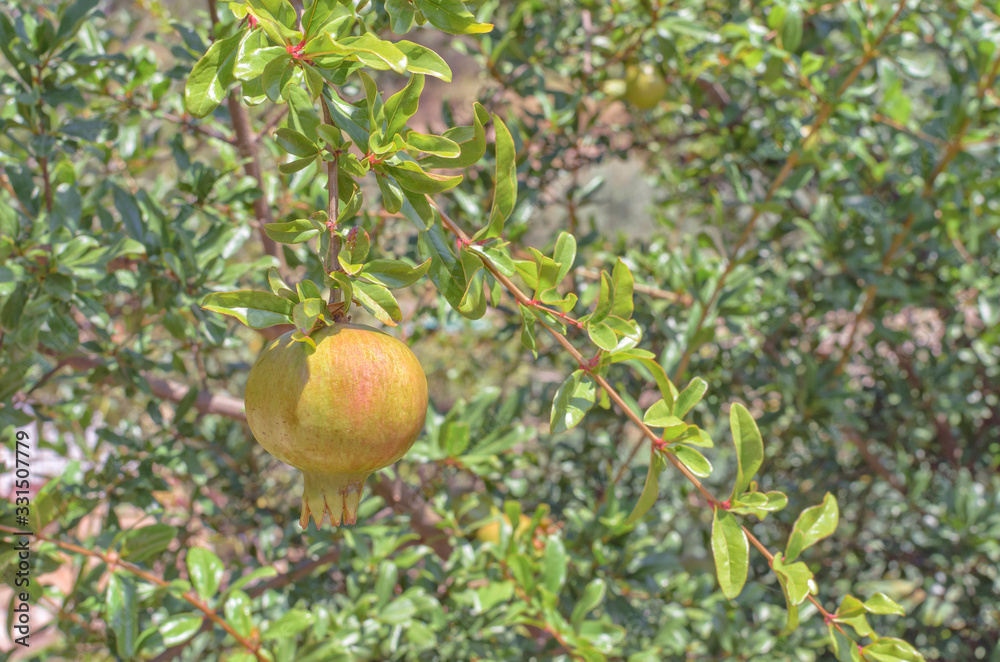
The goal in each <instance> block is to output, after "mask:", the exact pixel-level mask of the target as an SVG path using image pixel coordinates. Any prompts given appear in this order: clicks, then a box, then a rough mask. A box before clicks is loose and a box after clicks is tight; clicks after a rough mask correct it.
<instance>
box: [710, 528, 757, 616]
mask: <svg viewBox="0 0 1000 662" xmlns="http://www.w3.org/2000/svg"><path fill="white" fill-rule="evenodd" d="M712 555H713V556H714V557H715V574H716V576H717V577H718V578H719V587H720V588H721V589H722V594H723V595H725V596H726V597H727V598H729V599H730V600H732V599H734V598H735V597H736V596H738V595H739V594H740V592H741V591H742V590H743V585H744V584H745V583H746V581H747V570H748V569H749V567H750V544H749V542H747V537H746V534H745V533H744V532H743V529H742V528H741V527H740V523H739V522H738V521H737V520H736V517H735V516H734V515H732V514H731V513H728V512H726V511H725V510H722V509H721V508H716V509H715V515H714V517H713V518H712Z"/></svg>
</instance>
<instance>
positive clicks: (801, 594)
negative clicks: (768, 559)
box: [771, 556, 816, 605]
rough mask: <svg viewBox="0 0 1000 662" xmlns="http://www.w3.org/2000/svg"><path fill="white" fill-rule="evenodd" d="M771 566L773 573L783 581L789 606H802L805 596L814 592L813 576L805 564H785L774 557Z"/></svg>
mask: <svg viewBox="0 0 1000 662" xmlns="http://www.w3.org/2000/svg"><path fill="white" fill-rule="evenodd" d="M771 566H772V567H773V568H774V572H776V573H777V574H778V575H779V576H780V577H781V578H782V579H783V580H784V584H783V587H784V589H785V591H786V596H787V598H788V602H789V603H790V604H792V605H799V604H802V602H803V601H805V599H806V596H808V595H809V594H810V593H815V592H816V582H815V581H813V574H812V572H811V571H810V570H809V567H808V566H807V565H806V564H805V563H803V562H801V561H796V562H795V563H785V562H783V561H782V560H781V558H780V557H778V556H775V557H774V561H773V562H772V563H771Z"/></svg>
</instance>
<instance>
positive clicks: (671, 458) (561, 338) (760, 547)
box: [427, 196, 849, 638]
mask: <svg viewBox="0 0 1000 662" xmlns="http://www.w3.org/2000/svg"><path fill="white" fill-rule="evenodd" d="M427 200H428V202H429V203H430V204H431V206H433V207H434V209H436V210H437V211H438V213H439V214H440V215H441V221H442V223H443V224H444V227H445V228H447V229H448V230H449V231H450V232H451V233H452V234H454V235H455V236H456V237H458V238H459V239H461V240H463V241H465V242H468V241H469V236H468V235H467V234H466V233H465V231H463V230H462V228H460V227H458V225H456V224H455V222H454V221H452V220H451V219H450V218H449V217H448V215H447V214H445V213H444V211H443V210H442V209H441V208H440V207H439V206H438V205H437V204H436V203H435V202H434V200H433V199H432V198H431V197H430V196H427ZM480 257H481V258H482V260H483V266H484V267H485V268H486V270H487V271H489V272H490V274H491V275H492V276H493V277H494V278H495V279H496V280H497V281H498V282H499V283H500V284H501V285H503V286H504V288H505V289H506V290H507V291H508V292H509V293H510V294H511V296H513V297H514V299H515V300H516V301H517V302H518V303H519V304H521V305H523V306H529V305H530V303H531V300H530V299H529V298H528V297H527V296H525V294H524V293H523V292H521V290H520V289H519V288H518V287H517V285H515V284H514V283H513V282H512V281H511V280H510V279H509V278H507V277H506V276H504V275H503V274H502V273H500V270H499V269H497V267H496V266H495V265H494V264H493V262H492V261H490V260H489V258H486V257H483V256H482V255H480ZM538 323H539V324H541V325H542V326H543V327H545V330H546V331H548V332H549V334H550V335H551V336H552V337H553V338H554V339H555V341H556V342H557V343H559V344H560V345H562V347H563V349H565V350H566V352H567V353H569V355H570V356H572V357H573V359H574V360H575V361H576V362H577V363H578V364H579V365H580V367H581V369H583V370H585V371H586V372H587V374H588V375H590V377H591V378H592V379H593V380H594V381H595V382H596V383H597V385H598V386H600V387H601V388H602V389H604V392H605V393H607V395H608V397H609V398H610V399H611V401H612V402H614V403H615V404H616V405H618V408H619V409H621V411H622V412H623V413H624V414H625V416H626V417H627V418H628V419H629V420H630V421H632V423H633V424H635V426H636V427H638V428H639V430H640V431H641V432H642V434H643V435H644V436H645V437H646V438H647V439H649V441H650V442H651V443H652V444H653V446H654V448H658V447H661V445H662V443H663V442H662V440H661V439H660V437H659V436H658V435H657V434H656V433H655V432H653V431H652V430H651V429H650V428H649V427H648V426H647V425H646V424H645V423H643V422H642V419H641V418H640V417H639V415H638V414H636V413H635V412H634V411H632V408H631V407H629V406H628V404H627V403H626V402H625V400H624V399H623V398H622V396H621V395H619V393H618V391H616V390H615V389H614V387H612V386H611V384H609V383H608V381H607V380H606V379H604V377H602V376H601V375H599V374H598V373H596V372H594V371H593V369H591V368H588V361H587V360H586V359H584V357H583V355H582V354H581V353H580V350H578V349H577V348H576V347H574V346H573V344H572V343H571V342H570V341H569V339H568V338H566V336H565V335H563V334H562V333H559V332H558V331H556V330H555V329H553V328H552V327H550V326H549V325H548V324H546V323H545V322H544V321H542V320H538ZM663 456H664V457H665V459H666V460H667V461H668V462H670V463H671V464H672V465H674V468H676V469H677V470H678V471H680V472H681V474H682V475H683V476H684V477H685V478H687V480H688V481H689V482H690V483H691V484H692V485H693V486H694V487H695V489H696V490H698V492H700V493H701V495H702V496H703V497H704V498H705V500H706V501H708V503H709V505H711V506H712V507H713V508H723V509H726V506H725V504H723V502H722V501H721V500H719V499H718V498H716V497H715V496H714V495H713V494H712V493H711V492H709V491H708V489H706V488H705V486H704V485H703V484H702V482H701V481H700V480H698V477H697V476H695V475H694V474H693V473H691V470H690V469H688V468H687V467H686V466H685V465H684V464H683V463H682V462H681V461H680V460H679V459H677V457H676V456H675V455H674V454H673V453H663ZM740 528H741V529H743V533H744V534H745V535H746V537H747V540H748V541H749V542H750V544H751V545H753V546H754V547H755V548H757V551H759V552H760V553H761V554H762V555H763V556H764V558H765V559H767V562H768V565H770V566H771V567H772V568H773V567H774V554H772V553H771V551H770V550H768V548H767V547H766V546H765V545H764V543H762V542H761V541H760V540H759V539H758V538H757V536H755V535H754V534H753V533H752V532H751V531H750V529H748V528H747V527H746V526H745V525H743V524H740ZM806 598H807V599H808V600H809V601H810V602H811V603H813V605H815V606H816V609H817V610H819V613H820V614H821V615H822V616H823V619H824V620H825V621H826V622H827V623H833V625H834V627H836V628H837V630H838V631H839V632H840V633H841V634H843V635H844V636H845V637H848V635H847V633H846V632H845V631H844V630H843V629H842V628H841V626H840V624H839V623H836V622H835V621H834V620H833V614H831V613H830V612H829V611H827V610H826V608H825V607H823V604H822V603H821V602H820V601H819V600H817V599H816V598H815V597H813V596H812V595H807V596H806ZM848 638H849V637H848Z"/></svg>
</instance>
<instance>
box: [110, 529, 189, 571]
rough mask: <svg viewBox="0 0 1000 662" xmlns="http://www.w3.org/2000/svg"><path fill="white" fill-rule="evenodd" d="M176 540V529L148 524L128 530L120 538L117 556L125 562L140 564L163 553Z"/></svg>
mask: <svg viewBox="0 0 1000 662" xmlns="http://www.w3.org/2000/svg"><path fill="white" fill-rule="evenodd" d="M176 538H177V528H176V527H173V526H170V525H168V524H150V525H149V526H143V527H140V528H138V529H130V530H129V531H128V532H127V533H126V534H125V536H124V537H123V538H122V547H121V551H120V552H119V554H120V555H121V557H122V558H123V559H125V560H126V561H132V562H133V563H142V562H144V561H147V560H149V559H151V558H154V557H156V556H157V555H159V554H160V553H161V552H163V551H164V550H165V549H166V548H167V547H169V546H170V543H171V542H172V541H173V540H174V539H176Z"/></svg>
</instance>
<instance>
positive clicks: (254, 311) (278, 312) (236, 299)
mask: <svg viewBox="0 0 1000 662" xmlns="http://www.w3.org/2000/svg"><path fill="white" fill-rule="evenodd" d="M201 307H202V308H204V309H205V310H211V311H213V312H216V313H222V314H223V315H230V316H232V317H235V318H236V319H238V320H239V321H240V322H242V323H243V324H246V325H247V326H249V327H250V328H252V329H264V328H267V327H269V326H274V325H276V324H291V323H292V308H293V304H292V302H291V301H289V300H288V299H286V298H283V297H280V296H277V295H275V294H271V293H270V292H257V291H255V290H238V291H236V292H213V293H212V294H209V295H208V296H206V297H205V298H204V299H203V300H202V302H201Z"/></svg>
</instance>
